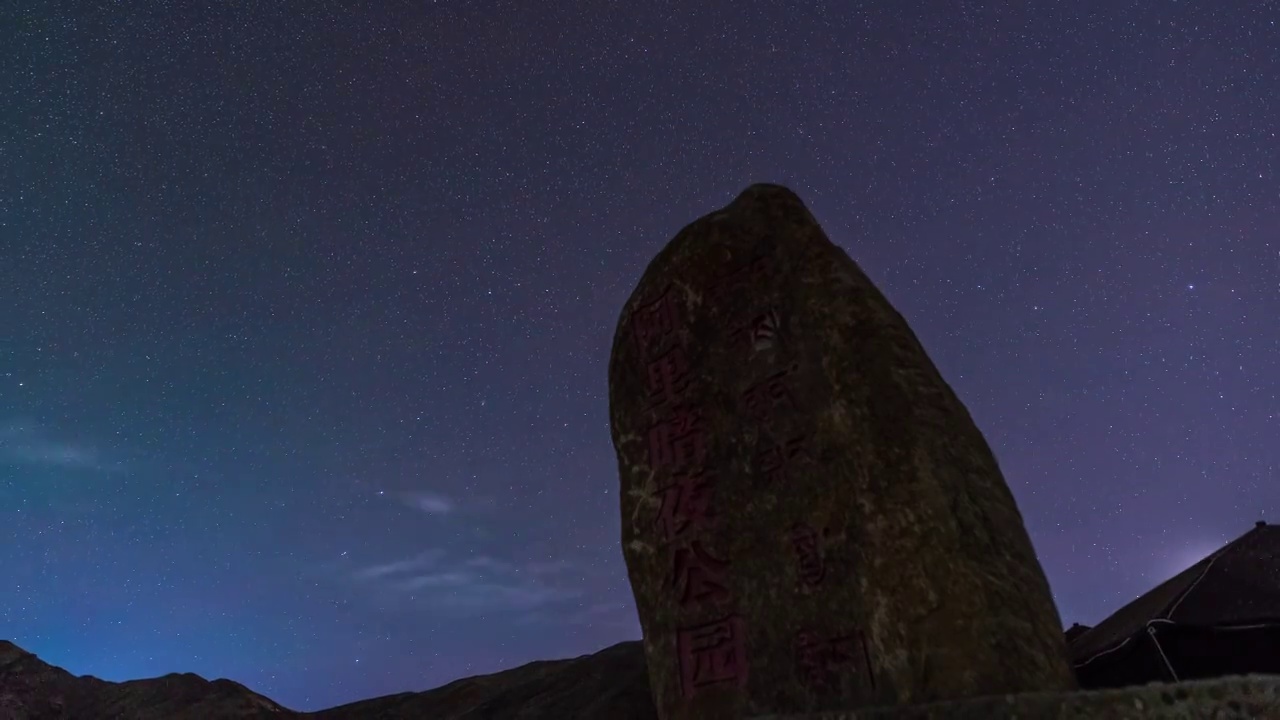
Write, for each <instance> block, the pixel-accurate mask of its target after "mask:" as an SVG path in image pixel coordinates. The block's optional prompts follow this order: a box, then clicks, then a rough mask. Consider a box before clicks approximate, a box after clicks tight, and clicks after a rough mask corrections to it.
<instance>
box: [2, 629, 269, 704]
mask: <svg viewBox="0 0 1280 720" xmlns="http://www.w3.org/2000/svg"><path fill="white" fill-rule="evenodd" d="M281 717H294V713H292V712H291V711H289V710H287V709H285V708H283V707H281V706H279V705H277V704H276V703H274V702H272V701H270V700H268V699H267V698H265V697H263V696H261V695H258V694H257V693H254V692H252V691H250V690H249V689H248V688H246V687H244V686H243V685H240V684H238V683H234V682H232V681H230V680H214V681H212V682H210V681H208V680H205V679H204V678H202V677H200V676H199V675H193V674H191V673H185V674H181V675H179V674H173V675H165V676H164V677H160V678H154V679H151V680H132V681H129V682H123V683H113V682H107V681H105V680H99V679H97V678H95V677H90V676H85V677H76V676H75V675H72V674H71V673H69V672H67V671H66V670H63V669H62V668H58V667H54V666H52V665H49V664H47V663H44V662H41V660H40V659H39V658H37V657H36V656H35V655H33V654H31V653H29V652H26V651H25V650H23V649H22V648H20V647H18V646H16V645H14V644H13V643H9V642H5V641H3V640H0V720H64V719H65V720H84V719H87V718H129V720H152V719H153V718H154V720H186V719H187V718H190V719H191V720H197V719H201V720H203V719H207V718H281Z"/></svg>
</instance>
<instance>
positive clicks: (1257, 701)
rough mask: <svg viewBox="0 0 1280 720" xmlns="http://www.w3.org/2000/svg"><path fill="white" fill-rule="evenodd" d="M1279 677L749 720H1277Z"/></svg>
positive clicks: (1152, 685)
mask: <svg viewBox="0 0 1280 720" xmlns="http://www.w3.org/2000/svg"><path fill="white" fill-rule="evenodd" d="M1277 719H1280V676H1274V675H1252V676H1248V677H1230V678H1222V679H1217V680H1199V681H1196V682H1185V683H1176V684H1161V683H1156V684H1151V685H1145V686H1141V687H1131V688H1124V689H1121V690H1093V691H1088V692H1073V693H1032V694H1026V695H1009V696H1005V697H993V698H979V699H974V700H966V701H960V702H947V703H936V704H932V705H927V706H920V707H903V708H877V709H874V710H864V711H861V712H834V713H817V714H809V715H787V716H785V717H784V716H778V715H768V716H757V717H755V718H752V719H751V720H1277Z"/></svg>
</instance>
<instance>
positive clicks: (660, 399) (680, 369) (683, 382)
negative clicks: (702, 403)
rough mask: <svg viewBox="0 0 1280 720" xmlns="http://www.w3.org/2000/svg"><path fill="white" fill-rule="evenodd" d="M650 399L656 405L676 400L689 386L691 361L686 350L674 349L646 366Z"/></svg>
mask: <svg viewBox="0 0 1280 720" xmlns="http://www.w3.org/2000/svg"><path fill="white" fill-rule="evenodd" d="M645 375H646V377H645V380H646V382H647V384H648V387H649V399H650V400H652V401H653V402H654V404H655V405H660V404H662V403H665V402H669V401H674V400H676V399H677V398H678V397H679V395H680V393H682V392H684V389H685V388H686V387H688V385H689V359H688V356H687V355H686V354H685V351H684V348H682V347H679V346H677V347H674V348H671V349H670V350H668V351H667V352H666V353H664V354H663V355H662V356H661V357H659V358H658V359H657V360H654V361H653V362H650V363H649V364H648V365H646V366H645Z"/></svg>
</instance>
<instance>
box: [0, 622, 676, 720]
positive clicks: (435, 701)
mask: <svg viewBox="0 0 1280 720" xmlns="http://www.w3.org/2000/svg"><path fill="white" fill-rule="evenodd" d="M105 718H117V719H120V720H124V719H128V720H152V719H153V718H154V719H155V720H161V719H164V720H187V719H190V720H197V719H199V720H213V719H215V718H275V719H276V720H279V719H281V718H316V719H319V720H348V719H349V720H366V719H370V720H379V719H380V720H394V719H396V718H405V719H406V720H410V719H412V720H422V718H430V719H431V720H535V719H539V720H540V719H542V718H555V720H604V719H606V718H607V719H608V720H656V718H657V712H656V711H655V710H654V707H653V700H652V698H651V695H650V692H649V682H648V677H647V675H646V673H645V665H644V653H643V651H642V650H641V648H640V643H638V642H627V643H621V644H618V645H615V646H613V647H609V648H605V649H604V650H601V651H600V652H598V653H595V654H594V655H584V656H582V657H579V658H574V659H572V660H552V661H545V662H534V663H529V664H528V665H524V666H522V667H518V668H513V669H511V670H507V671H504V672H500V673H494V674H492V675H482V676H478V677H471V678H466V679H464V680H458V681H456V682H453V683H450V684H448V685H445V686H444V687H440V688H436V689H435V690H429V691H427V692H420V693H401V694H398V695H388V696H386V697H380V698H374V699H371V700H363V701H361V702H357V703H352V704H349V705H343V706H340V707H336V708H330V709H328V710H321V711H319V712H315V713H298V712H293V711H291V710H288V709H287V708H284V707H282V706H280V705H278V704H276V703H274V702H272V701H270V700H268V699H267V698H265V697H263V696H261V695H258V694H256V693H254V692H252V691H250V690H248V689H247V688H245V687H244V686H242V685H239V684H237V683H234V682H231V681H230V680H214V681H212V682H210V681H208V680H205V679H203V678H201V677H200V676H198V675H192V674H190V673H187V674H183V675H177V674H174V675H166V676H164V677H161V678H155V679H151V680H133V681H130V682H124V683H113V682H107V681H105V680H99V679H97V678H94V677H88V676H86V677H76V676H75V675H72V674H71V673H69V672H67V671H65V670H63V669H61V668H58V667H54V666H52V665H49V664H47V663H44V662H42V661H41V660H40V659H39V658H37V657H36V656H35V655H32V654H31V653H28V652H26V651H24V650H22V649H21V648H19V647H17V646H15V645H13V644H11V643H8V642H4V641H0V720H103V719H105Z"/></svg>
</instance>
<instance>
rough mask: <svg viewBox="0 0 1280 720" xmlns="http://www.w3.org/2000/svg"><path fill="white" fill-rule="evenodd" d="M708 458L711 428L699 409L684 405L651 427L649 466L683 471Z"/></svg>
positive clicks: (657, 468) (700, 463) (655, 468)
mask: <svg viewBox="0 0 1280 720" xmlns="http://www.w3.org/2000/svg"><path fill="white" fill-rule="evenodd" d="M706 457H707V431H706V428H705V427H704V425H703V422H702V411H701V410H700V409H698V408H690V407H680V408H676V409H675V410H674V411H672V413H671V415H670V416H669V417H667V418H665V419H663V420H660V421H659V422H658V423H657V424H655V425H654V426H653V427H651V428H649V467H651V468H653V469H654V470H683V469H685V468H690V467H698V466H700V465H702V463H703V461H704V460H706Z"/></svg>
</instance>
